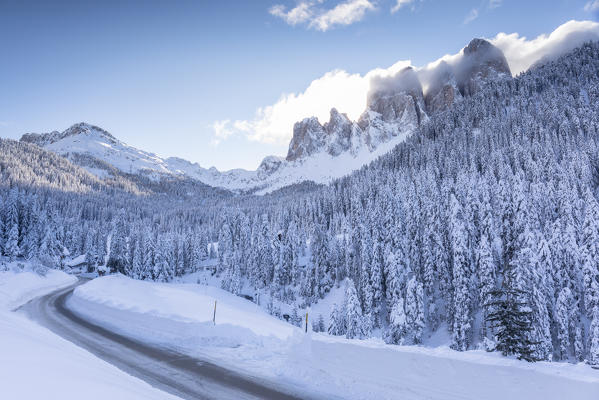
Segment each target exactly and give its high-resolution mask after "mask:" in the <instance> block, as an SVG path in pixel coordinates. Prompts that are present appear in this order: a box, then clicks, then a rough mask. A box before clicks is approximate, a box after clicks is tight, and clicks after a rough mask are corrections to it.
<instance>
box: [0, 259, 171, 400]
mask: <svg viewBox="0 0 599 400" xmlns="http://www.w3.org/2000/svg"><path fill="white" fill-rule="evenodd" d="M24 267H25V268H24V271H20V268H19V267H17V266H16V263H12V264H9V271H2V272H0V354H1V355H2V356H1V357H2V361H1V362H0V377H1V378H0V398H3V399H25V400H28V399H42V398H43V399H62V400H69V399H73V400H75V399H77V400H79V399H83V398H84V399H90V400H91V399H102V400H105V399H139V400H145V399H176V397H174V396H171V395H169V394H167V393H164V392H162V391H159V390H157V389H155V388H153V387H151V386H150V385H148V384H147V383H145V382H143V381H141V380H139V379H137V378H134V377H132V376H129V375H127V374H125V373H124V372H122V371H121V370H119V369H117V368H116V367H114V366H112V365H110V364H108V363H106V362H104V361H102V360H100V359H99V358H97V357H95V356H93V355H92V354H91V353H88V352H87V351H85V350H83V349H81V348H79V347H77V346H75V345H74V344H72V343H71V342H68V341H66V340H64V339H62V338H60V337H59V336H56V335H55V334H54V333H52V332H50V331H49V330H47V329H45V328H42V327H40V326H39V325H37V324H35V323H34V322H32V321H29V320H28V319H26V318H25V317H24V316H22V315H20V314H16V313H14V312H11V311H10V310H12V309H14V308H15V307H18V306H20V305H22V304H24V303H26V302H28V301H29V300H31V299H33V298H34V297H37V296H41V295H44V294H46V293H49V292H51V291H53V290H56V289H59V288H61V287H66V286H69V285H71V284H73V283H74V282H76V281H77V279H76V278H75V277H74V276H72V275H67V274H65V273H64V272H61V271H57V270H48V272H47V273H46V275H45V276H41V275H38V274H37V273H36V272H33V271H31V270H30V269H29V268H30V266H29V265H27V264H25V265H24ZM13 269H14V271H13ZM17 271H18V272H17Z"/></svg>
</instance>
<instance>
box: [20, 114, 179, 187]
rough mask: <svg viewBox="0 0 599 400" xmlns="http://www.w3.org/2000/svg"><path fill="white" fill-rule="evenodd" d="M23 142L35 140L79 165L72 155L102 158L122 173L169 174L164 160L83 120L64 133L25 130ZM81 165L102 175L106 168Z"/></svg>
mask: <svg viewBox="0 0 599 400" xmlns="http://www.w3.org/2000/svg"><path fill="white" fill-rule="evenodd" d="M21 141H23V142H29V143H35V144H37V145H39V146H41V147H44V148H45V149H47V150H50V151H53V152H55V153H58V154H60V155H63V156H65V157H67V158H69V159H71V161H75V162H77V161H78V162H77V163H79V164H81V160H79V159H75V156H74V155H86V156H90V157H93V158H97V159H99V160H101V161H104V162H106V163H108V164H110V165H112V166H114V167H115V168H117V169H119V170H121V171H123V172H126V173H133V174H135V173H139V172H141V171H154V172H159V173H170V172H171V171H170V170H169V168H168V166H167V164H166V162H165V161H164V160H163V159H162V158H160V157H158V156H157V155H155V154H152V153H148V152H146V151H143V150H139V149H136V148H135V147H132V146H129V145H127V144H125V143H123V142H121V141H120V140H118V139H116V138H115V137H114V136H112V135H111V134H110V133H108V132H107V131H105V130H104V129H102V128H99V127H97V126H94V125H90V124H86V123H83V122H81V123H78V124H75V125H73V126H71V127H70V128H68V129H67V130H65V131H64V132H56V131H54V132H51V133H43V134H35V133H28V134H25V135H23V137H22V138H21ZM87 164H88V165H83V166H84V167H85V168H86V169H87V170H88V171H90V172H92V173H94V174H95V175H98V176H100V177H102V176H103V175H104V174H105V173H106V171H99V170H100V169H101V168H98V166H97V165H94V164H93V163H92V162H89V163H87Z"/></svg>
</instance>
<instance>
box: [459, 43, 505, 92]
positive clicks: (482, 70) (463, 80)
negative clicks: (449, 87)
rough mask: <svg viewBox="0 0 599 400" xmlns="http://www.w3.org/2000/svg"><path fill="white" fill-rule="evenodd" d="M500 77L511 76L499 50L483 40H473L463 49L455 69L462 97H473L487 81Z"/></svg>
mask: <svg viewBox="0 0 599 400" xmlns="http://www.w3.org/2000/svg"><path fill="white" fill-rule="evenodd" d="M501 75H506V76H511V71H510V67H509V65H508V63H507V60H506V58H505V56H504V55H503V52H502V51H501V50H500V49H499V48H497V47H495V46H494V45H492V44H491V43H490V42H488V41H487V40H484V39H473V40H472V41H471V42H470V43H469V44H468V46H466V47H465V48H464V51H463V58H462V59H461V61H460V62H459V65H458V66H457V68H456V77H457V81H458V87H459V89H460V92H461V94H462V95H464V96H471V95H473V94H474V93H476V92H477V91H478V90H480V88H481V86H482V85H484V84H485V83H486V82H487V81H489V80H495V79H497V78H499V77H500V76H501Z"/></svg>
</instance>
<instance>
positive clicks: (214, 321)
mask: <svg viewBox="0 0 599 400" xmlns="http://www.w3.org/2000/svg"><path fill="white" fill-rule="evenodd" d="M212 323H213V324H214V325H216V300H214V314H213V315H212Z"/></svg>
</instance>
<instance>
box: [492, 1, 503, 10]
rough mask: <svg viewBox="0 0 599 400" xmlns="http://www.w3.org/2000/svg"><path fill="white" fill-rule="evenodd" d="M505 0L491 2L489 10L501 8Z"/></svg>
mask: <svg viewBox="0 0 599 400" xmlns="http://www.w3.org/2000/svg"><path fill="white" fill-rule="evenodd" d="M502 3H503V0H489V8H490V9H494V8H498V7H501V5H502Z"/></svg>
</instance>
